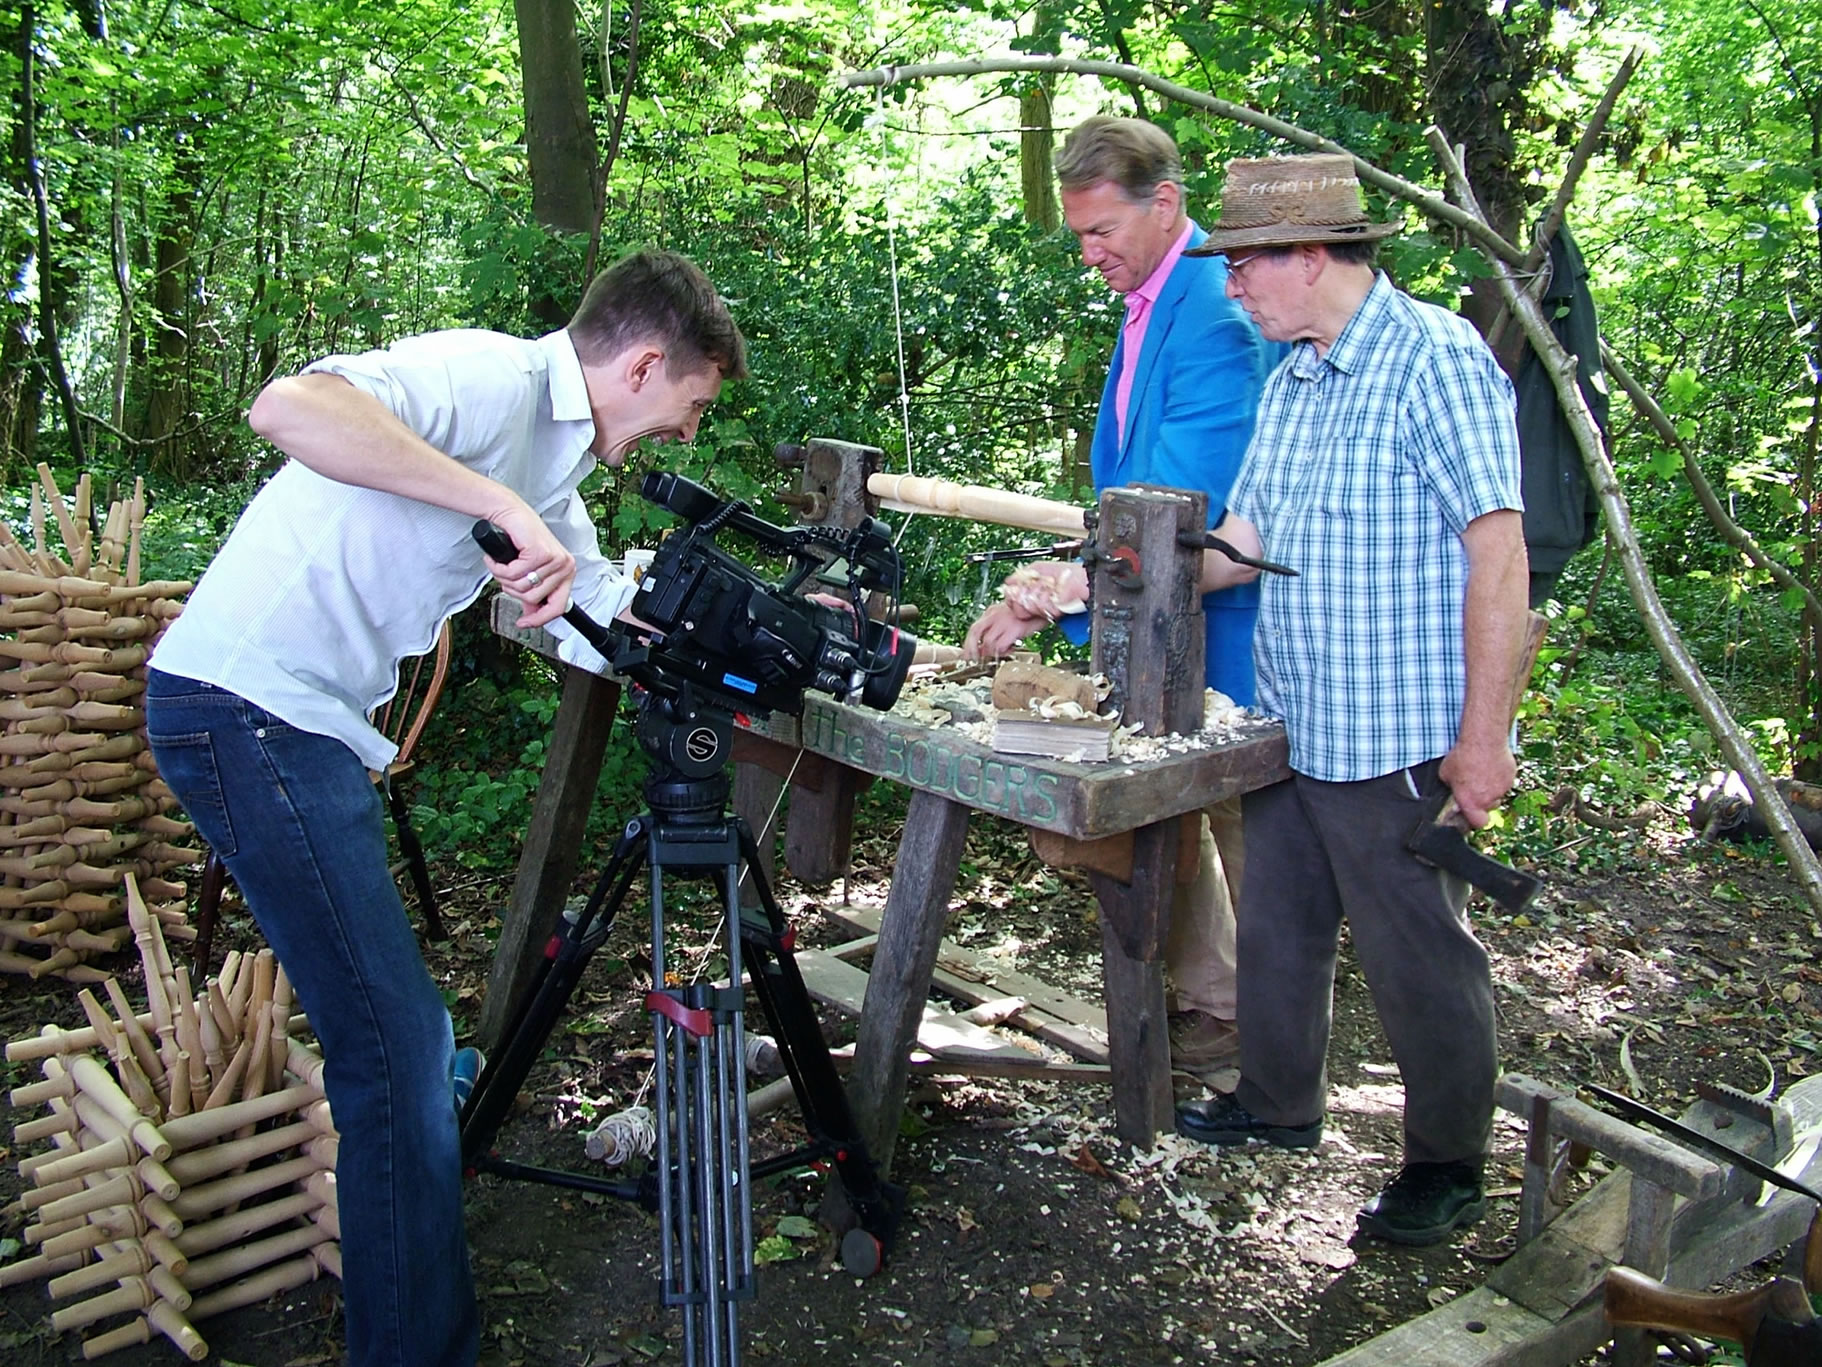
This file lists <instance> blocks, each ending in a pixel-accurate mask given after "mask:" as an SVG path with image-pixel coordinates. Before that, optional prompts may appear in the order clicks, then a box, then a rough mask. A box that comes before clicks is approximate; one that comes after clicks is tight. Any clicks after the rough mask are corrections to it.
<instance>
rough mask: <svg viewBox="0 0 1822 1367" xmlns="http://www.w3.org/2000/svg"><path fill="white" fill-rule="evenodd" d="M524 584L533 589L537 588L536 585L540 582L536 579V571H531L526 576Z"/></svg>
mask: <svg viewBox="0 0 1822 1367" xmlns="http://www.w3.org/2000/svg"><path fill="white" fill-rule="evenodd" d="M525 582H526V583H527V584H530V585H531V586H532V587H533V588H534V589H535V588H537V587H538V584H539V582H540V580H539V578H538V572H537V571H536V570H533V571H532V572H531V573H530V574H528V575H526V576H525Z"/></svg>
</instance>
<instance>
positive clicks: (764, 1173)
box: [461, 683, 904, 1367]
mask: <svg viewBox="0 0 1822 1367" xmlns="http://www.w3.org/2000/svg"><path fill="white" fill-rule="evenodd" d="M634 733H635V735H636V737H637V739H638V741H639V744H640V746H641V748H643V749H644V750H645V751H646V753H647V755H648V756H649V757H650V758H651V761H652V767H651V771H650V773H649V774H648V776H647V778H646V781H645V798H646V802H647V804H648V810H647V811H645V812H642V813H641V814H640V815H639V816H637V817H635V818H634V819H633V820H631V821H629V822H628V823H627V825H626V827H625V829H624V830H623V831H622V832H621V834H620V837H619V839H618V841H617V842H616V843H615V846H614V852H613V855H612V856H611V858H610V859H609V861H608V863H607V866H606V868H605V869H603V870H602V872H601V876H600V878H599V879H598V880H597V882H596V884H595V887H594V890H593V891H592V893H591V894H590V895H589V898H588V900H587V902H586V903H585V904H584V906H583V908H582V910H581V911H580V912H579V913H578V914H576V915H575V916H574V917H573V918H572V917H571V916H569V915H567V914H566V915H565V917H564V919H563V921H562V922H561V923H560V924H559V926H558V929H557V932H556V934H555V935H554V936H553V937H552V938H551V941H550V943H549V945H548V946H547V947H546V949H545V954H544V961H543V963H541V964H540V965H539V967H538V970H537V972H536V974H535V976H534V977H533V980H532V983H531V986H530V988H529V989H528V991H527V993H526V996H525V1000H524V1001H523V1003H522V1004H521V1005H520V1007H519V1009H518V1011H517V1013H516V1015H515V1016H514V1018H513V1023H512V1025H511V1026H510V1027H509V1029H508V1030H507V1032H506V1035H505V1037H504V1041H503V1043H502V1045H501V1047H500V1048H499V1049H498V1050H496V1051H495V1054H494V1057H493V1058H492V1059H491V1060H490V1061H489V1063H488V1065H487V1067H486V1068H485V1069H483V1070H482V1072H481V1075H480V1077H479V1078H478V1079H476V1082H475V1086H474V1090H473V1092H472V1093H471V1094H470V1096H469V1099H468V1104H467V1105H466V1107H465V1108H464V1109H463V1112H462V1121H461V1132H462V1162H463V1166H464V1168H465V1169H466V1170H467V1171H469V1172H473V1173H493V1174H495V1175H497V1176H501V1177H508V1178H519V1179H523V1180H528V1181H536V1182H543V1183H547V1184H550V1185H554V1186H561V1187H569V1188H574V1189H579V1190H583V1191H592V1192H598V1193H602V1194H604V1195H608V1196H614V1197H618V1198H620V1199H623V1200H630V1201H637V1202H639V1203H640V1204H641V1205H644V1206H645V1207H646V1208H647V1209H648V1210H654V1211H656V1212H657V1215H658V1223H659V1237H660V1241H661V1255H662V1259H661V1265H662V1271H661V1274H660V1297H661V1299H662V1301H663V1303H664V1304H666V1305H674V1306H679V1307H681V1308H682V1310H683V1331H684V1339H683V1351H684V1361H685V1363H686V1364H689V1367H695V1365H696V1364H698V1363H705V1362H706V1363H708V1364H710V1367H722V1365H723V1364H726V1365H727V1367H733V1365H734V1364H737V1363H738V1362H739V1356H740V1347H739V1337H738V1310H739V1303H740V1302H741V1301H742V1300H748V1299H751V1298H752V1296H753V1295H754V1293H755V1285H754V1274H753V1220H752V1200H751V1191H752V1182H753V1180H754V1179H755V1178H763V1177H768V1176H771V1175H773V1174H775V1173H780V1172H786V1171H789V1170H791V1169H794V1168H800V1167H803V1166H805V1165H806V1164H808V1163H811V1162H815V1161H818V1160H827V1161H828V1162H829V1163H830V1164H831V1165H832V1166H833V1168H834V1171H835V1173H836V1175H837V1176H838V1177H839V1179H840V1182H841V1186H842V1190H843V1193H844V1194H845V1196H846V1205H847V1208H848V1213H849V1216H850V1218H851V1219H852V1221H853V1223H852V1225H851V1226H850V1227H848V1228H846V1229H845V1230H843V1231H840V1232H841V1233H842V1234H843V1238H842V1261H843V1263H844V1265H845V1266H846V1267H847V1269H848V1270H849V1271H850V1272H852V1273H854V1274H855V1275H857V1276H866V1275H869V1274H870V1273H872V1272H874V1271H876V1270H877V1269H878V1267H879V1266H880V1263H881V1261H882V1259H883V1256H884V1252H885V1249H886V1248H887V1247H889V1246H890V1244H891V1242H892V1236H893V1234H894V1233H895V1231H896V1228H897V1225H898V1220H899V1216H900V1215H901V1213H902V1212H903V1209H904V1192H903V1190H902V1189H901V1188H899V1187H897V1186H894V1185H893V1184H891V1183H888V1182H885V1181H883V1180H881V1178H880V1177H879V1174H878V1172H877V1170H876V1168H875V1167H874V1163H873V1160H872V1159H871V1158H870V1157H869V1156H868V1154H867V1150H866V1146H865V1144H864V1143H863V1142H862V1140H861V1137H860V1134H859V1131H858V1129H857V1128H856V1126H855V1122H854V1118H853V1115H852V1113H851V1112H850V1110H849V1108H848V1102H847V1095H846V1093H845V1092H844V1091H843V1090H842V1084H841V1079H840V1078H839V1077H838V1076H837V1075H836V1072H835V1065H834V1062H833V1060H832V1059H831V1058H830V1057H829V1049H828V1045H827V1044H826V1043H825V1041H824V1040H823V1037H822V1029H821V1026H820V1025H819V1024H818V1022H817V1019H816V1013H815V1010H814V1008H813V1007H812V1005H811V1002H810V996H809V993H808V992H807V991H806V990H805V988H804V984H803V977H802V975H801V974H800V973H799V972H798V969H797V962H796V960H795V958H794V957H793V956H792V944H793V940H794V937H795V932H794V931H793V930H792V929H791V928H790V926H789V925H788V924H787V923H786V921H785V918H784V914H783V912H782V911H780V909H779V906H778V903H777V900H776V898H775V897H774V896H773V893H772V889H771V886H770V884H769V883H768V882H767V881H766V878H765V874H764V870H763V869H762V868H761V866H760V863H759V852H758V847H757V846H756V845H755V843H754V840H753V834H752V832H751V831H750V830H749V829H748V828H747V826H746V823H745V822H744V821H742V820H741V819H740V818H739V817H730V816H729V815H728V812H727V801H728V779H727V774H726V772H725V769H726V763H727V758H728V754H729V751H730V748H731V744H732V739H733V718H732V716H731V714H730V713H729V712H728V711H727V710H726V709H724V708H721V707H718V706H716V705H714V704H712V703H709V702H706V701H704V700H702V699H701V697H700V696H699V695H698V694H697V693H696V692H695V690H694V689H693V688H692V687H691V686H690V685H689V684H687V683H685V684H682V685H680V686H677V687H676V688H674V689H671V690H668V691H665V692H662V693H661V692H658V691H655V690H648V691H647V692H645V693H643V694H642V695H641V698H640V702H639V711H638V716H637V719H636V721H635V723H634ZM743 864H744V866H745V867H746V869H747V870H748V872H749V873H750V875H751V877H752V880H753V884H754V887H755V889H756V890H757V893H758V904H759V905H758V907H757V908H756V909H755V910H754V911H753V912H752V913H743V912H742V910H741V907H740V882H741V868H742V866H743ZM642 869H643V870H647V871H649V875H650V885H651V941H652V990H651V991H650V992H648V993H647V994H646V998H645V1004H646V1007H647V1008H648V1009H649V1010H650V1011H651V1013H652V1023H653V1027H654V1036H655V1056H656V1063H655V1065H654V1066H655V1081H654V1088H653V1091H654V1101H655V1106H654V1109H655V1111H656V1121H657V1154H656V1159H655V1162H654V1163H653V1164H652V1166H651V1167H650V1168H649V1169H648V1170H647V1171H646V1173H645V1174H644V1175H643V1176H641V1177H638V1178H632V1179H622V1180H619V1181H612V1180H607V1179H603V1178H600V1177H596V1176H593V1175H590V1174H586V1173H580V1172H570V1171H565V1170H562V1169H557V1168H546V1167H538V1166H534V1165H529V1164H524V1163H518V1162H513V1161H511V1160H508V1159H505V1158H502V1157H500V1156H499V1155H498V1154H497V1153H495V1152H493V1150H492V1144H493V1141H494V1138H495V1136H496V1135H497V1134H498V1132H499V1128H500V1125H501V1123H502V1121H503V1120H504V1119H505V1117H506V1114H507V1112H508V1111H509V1110H510V1108H511V1106H512V1103H513V1099H514V1097H516V1096H517V1095H518V1092H519V1089H520V1088H521V1086H522V1085H523V1084H524V1081H525V1078H526V1076H527V1074H528V1073H529V1072H530V1071H531V1067H532V1064H533V1063H534V1062H535V1061H536V1060H537V1058H538V1055H539V1054H540V1052H541V1051H542V1050H543V1047H544V1043H545V1041H546V1039H548V1038H549V1035H550V1032H551V1029H552V1028H553V1027H554V1026H555V1024H556V1021H557V1018H558V1016H559V1015H560V1014H561V1013H562V1011H563V1009H564V1007H565V1005H566V1004H567V1003H568V1001H569V998H570V994H571V993H572V992H573V991H574V990H575V987H576V984H577V982H578V981H579V980H580V978H581V976H582V972H583V970H584V968H586V966H587V964H588V961H589V959H590V957H591V956H592V955H593V954H594V952H595V951H596V950H597V949H599V948H600V947H601V945H602V944H603V943H604V942H605V941H606V939H607V937H608V933H609V932H610V931H611V929H612V927H613V924H614V920H615V918H616V917H617V915H618V914H619V911H620V908H621V906H622V905H623V904H624V902H625V901H626V897H627V893H628V890H629V889H630V888H631V887H632V884H633V881H634V879H635V878H636V877H637V875H638V874H639V872H640V871H641V870H642ZM667 873H671V874H694V875H698V876H702V877H709V878H714V879H716V880H717V881H718V882H719V884H720V886H721V900H722V910H723V914H724V917H725V920H724V925H725V926H726V928H727V929H726V940H727V960H728V986H726V987H717V986H714V985H713V984H708V983H693V984H687V985H686V984H683V983H681V981H680V980H678V981H677V983H676V984H675V985H673V979H674V978H675V977H676V975H674V974H673V973H672V972H671V971H670V970H669V969H668V967H667V964H668V962H669V961H668V959H667V957H666V952H665V928H664V878H665V875H666V874H667ZM743 972H744V973H745V975H746V977H747V980H748V981H749V982H750V983H751V984H752V988H753V992H754V995H755V996H757V997H758V999H759V1004H760V1006H761V1008H762V1009H763V1010H764V1012H765V1016H766V1019H767V1020H768V1022H769V1023H770V1024H771V1026H772V1029H773V1033H774V1035H775V1037H776V1039H777V1041H778V1053H779V1057H780V1059H781V1060H782V1061H783V1063H784V1066H785V1070H786V1072H787V1073H788V1074H789V1076H790V1079H791V1085H792V1088H793V1090H794V1091H795V1092H796V1095H797V1100H798V1104H799V1105H800V1106H801V1108H802V1111H803V1118H804V1124H805V1128H806V1129H807V1130H808V1132H809V1142H808V1143H807V1144H806V1145H805V1146H804V1147H802V1148H800V1149H797V1150H795V1151H793V1152H791V1153H788V1154H783V1155H780V1156H778V1157H775V1158H770V1159H766V1160H763V1161H762V1162H759V1163H757V1164H755V1163H753V1162H752V1160H751V1155H750V1153H749V1150H748V1135H747V1115H746V1047H745V1046H746V1041H745V1034H744V1030H745V1025H744V1014H745V1013H744V992H743V989H742V985H741V977H742V974H743ZM836 1204H840V1203H836Z"/></svg>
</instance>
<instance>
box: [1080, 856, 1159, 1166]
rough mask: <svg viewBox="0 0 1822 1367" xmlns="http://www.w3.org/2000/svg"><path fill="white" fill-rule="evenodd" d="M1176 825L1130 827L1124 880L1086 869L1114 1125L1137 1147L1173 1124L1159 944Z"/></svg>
mask: <svg viewBox="0 0 1822 1367" xmlns="http://www.w3.org/2000/svg"><path fill="white" fill-rule="evenodd" d="M1179 830H1180V828H1179V824H1178V823H1177V822H1176V821H1175V820H1172V821H1162V822H1157V823H1155V824H1153V825H1150V826H1142V827H1140V828H1139V829H1138V830H1137V831H1135V832H1134V833H1133V854H1132V874H1131V878H1130V880H1129V881H1123V880H1121V879H1118V878H1114V877H1111V876H1109V875H1107V874H1103V873H1094V872H1091V873H1090V874H1089V875H1088V881H1089V883H1090V884H1091V885H1092V886H1093V887H1094V890H1095V897H1096V899H1097V900H1098V901H1099V902H1100V906H1101V983H1102V995H1103V998H1104V1000H1105V1003H1106V1007H1107V1062H1108V1066H1109V1067H1110V1069H1111V1070H1112V1073H1113V1113H1114V1128H1115V1132H1116V1133H1118V1135H1119V1136H1120V1138H1121V1139H1122V1140H1124V1141H1125V1142H1126V1143H1128V1144H1131V1145H1134V1146H1135V1147H1137V1148H1142V1149H1143V1148H1150V1147H1151V1142H1152V1140H1153V1138H1154V1137H1156V1135H1157V1132H1158V1131H1159V1130H1168V1129H1170V1128H1171V1126H1172V1124H1173V1114H1172V1113H1173V1110H1174V1102H1175V1097H1174V1096H1173V1095H1172V1093H1171V1082H1170V1020H1169V1016H1168V1015H1167V1014H1166V1010H1165V1002H1164V945H1165V942H1166V940H1167V939H1168V937H1169V934H1170V904H1171V895H1172V893H1173V892H1174V891H1175V888H1176V868H1177V844H1178V840H1179Z"/></svg>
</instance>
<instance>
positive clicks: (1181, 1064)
mask: <svg viewBox="0 0 1822 1367" xmlns="http://www.w3.org/2000/svg"><path fill="white" fill-rule="evenodd" d="M1239 1062H1240V1028H1239V1027H1238V1026H1237V1025H1235V1024H1234V1023H1233V1022H1232V1021H1224V1020H1222V1019H1221V1018H1220V1017H1219V1016H1211V1015H1210V1014H1209V1013H1208V1012H1206V1011H1178V1012H1176V1013H1175V1014H1173V1015H1172V1016H1171V1018H1170V1066H1171V1067H1173V1068H1179V1069H1181V1070H1182V1071H1184V1072H1186V1073H1207V1072H1212V1071H1214V1070H1215V1069H1217V1068H1232V1067H1234V1066H1235V1065H1236V1064H1238V1063H1239Z"/></svg>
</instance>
